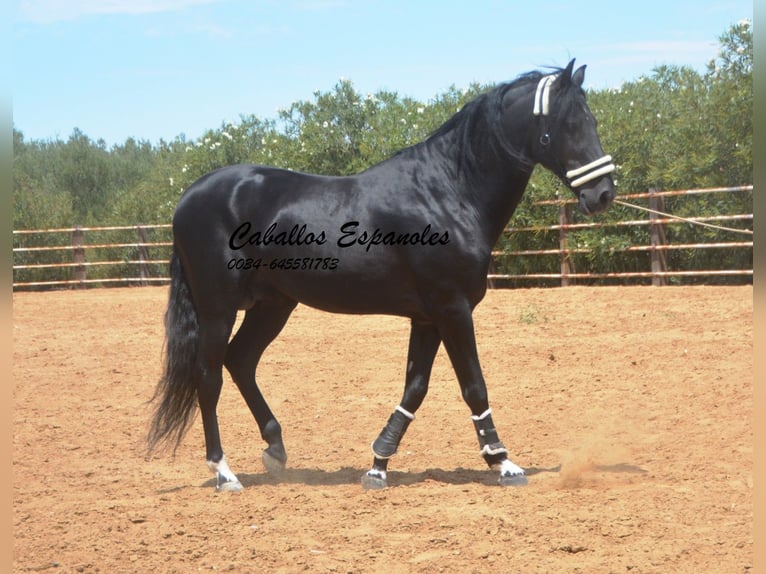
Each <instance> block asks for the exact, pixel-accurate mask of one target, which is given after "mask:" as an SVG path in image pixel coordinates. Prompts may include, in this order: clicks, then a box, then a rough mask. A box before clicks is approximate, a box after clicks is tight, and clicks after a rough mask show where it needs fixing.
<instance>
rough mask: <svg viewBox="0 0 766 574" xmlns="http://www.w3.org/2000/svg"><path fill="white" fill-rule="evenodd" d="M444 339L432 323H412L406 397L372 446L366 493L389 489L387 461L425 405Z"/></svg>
mask: <svg viewBox="0 0 766 574" xmlns="http://www.w3.org/2000/svg"><path fill="white" fill-rule="evenodd" d="M440 342H441V338H440V337H439V332H438V331H437V329H436V327H435V326H434V325H432V324H430V323H417V322H415V321H413V322H412V327H411V330H410V346H409V351H408V353H407V376H406V379H405V384H404V395H403V396H402V401H401V403H400V404H399V406H397V407H396V409H395V410H394V412H393V414H392V415H391V417H390V418H389V419H388V422H387V423H386V426H385V427H383V430H382V431H380V435H379V436H378V438H377V439H375V441H374V442H373V443H372V453H373V455H374V459H373V464H372V468H371V469H370V470H368V471H367V472H366V473H365V474H364V475H362V486H363V487H364V488H366V489H380V488H385V487H386V486H388V483H387V481H386V471H387V468H388V459H389V458H391V457H392V456H393V455H394V454H396V451H397V449H398V447H399V442H400V441H401V440H402V437H403V436H404V433H405V431H406V430H407V427H408V426H409V425H410V422H411V421H412V420H414V418H415V411H416V410H418V408H419V407H420V405H421V404H422V403H423V399H424V398H425V397H426V393H427V392H428V381H429V379H430V377H431V367H432V366H433V363H434V357H436V351H438V350H439V343H440Z"/></svg>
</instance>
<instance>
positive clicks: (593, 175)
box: [530, 60, 616, 215]
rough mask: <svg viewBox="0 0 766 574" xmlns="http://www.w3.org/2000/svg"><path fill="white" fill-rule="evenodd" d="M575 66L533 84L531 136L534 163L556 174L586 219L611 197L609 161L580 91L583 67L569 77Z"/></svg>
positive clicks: (571, 63)
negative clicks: (533, 121)
mask: <svg viewBox="0 0 766 574" xmlns="http://www.w3.org/2000/svg"><path fill="white" fill-rule="evenodd" d="M573 68H574V60H572V61H571V62H569V65H568V66H567V67H566V68H565V69H564V70H562V71H561V72H560V73H558V74H553V75H549V76H543V77H542V78H541V79H540V81H539V82H538V83H537V88H536V90H535V94H534V98H535V99H534V105H533V106H532V110H531V111H532V113H533V115H534V116H535V117H536V119H537V126H538V129H537V130H531V131H532V133H533V136H532V137H533V138H534V140H535V141H533V142H531V143H530V145H531V146H532V149H533V150H534V152H533V158H534V159H535V160H536V161H537V162H538V163H540V164H542V165H543V166H544V167H546V168H548V169H549V170H551V171H552V172H553V173H555V174H556V175H557V176H558V177H559V178H560V179H561V180H562V181H563V182H564V183H566V184H567V186H569V188H570V189H571V190H572V191H573V192H574V193H575V195H577V198H578V200H579V202H580V210H581V211H582V212H583V213H585V214H586V215H589V214H594V213H600V212H602V211H604V210H605V209H607V208H608V207H609V206H610V205H611V204H612V200H613V199H614V196H615V193H616V192H615V187H614V180H613V179H612V175H611V173H612V172H613V171H614V164H613V163H612V157H611V156H609V155H606V154H604V150H603V149H602V148H601V142H600V141H599V139H598V133H597V132H596V125H597V122H596V119H595V118H594V117H593V114H592V113H591V111H590V108H588V104H587V102H586V101H585V92H584V91H583V89H582V84H583V80H584V79H585V66H582V67H580V68H578V69H577V70H576V71H574V72H573V71H572V70H573Z"/></svg>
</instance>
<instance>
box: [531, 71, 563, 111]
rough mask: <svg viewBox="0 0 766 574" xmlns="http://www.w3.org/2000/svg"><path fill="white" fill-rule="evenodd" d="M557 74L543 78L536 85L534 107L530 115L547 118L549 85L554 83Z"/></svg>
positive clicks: (549, 94)
mask: <svg viewBox="0 0 766 574" xmlns="http://www.w3.org/2000/svg"><path fill="white" fill-rule="evenodd" d="M558 77H559V76H558V74H554V75H551V76H543V77H542V78H540V81H539V82H538V84H537V91H536V92H535V107H534V109H533V110H532V113H533V114H534V115H536V116H547V115H548V113H549V112H550V101H551V84H552V83H553V82H554V81H556V78H558Z"/></svg>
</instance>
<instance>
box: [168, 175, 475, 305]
mask: <svg viewBox="0 0 766 574" xmlns="http://www.w3.org/2000/svg"><path fill="white" fill-rule="evenodd" d="M219 175H220V177H219V178H218V179H210V180H208V181H207V182H204V181H203V182H201V185H200V186H199V189H195V190H192V191H191V193H190V194H189V198H188V199H186V197H185V202H184V203H182V204H180V205H179V210H178V211H177V217H176V219H184V220H185V221H186V225H185V226H179V225H178V224H177V225H176V228H179V227H185V228H186V229H187V233H185V234H184V235H185V240H186V242H187V243H188V244H195V245H196V246H197V249H198V250H203V251H204V252H205V253H206V254H207V255H206V256H204V257H199V256H187V257H186V259H187V260H188V263H187V265H199V266H205V267H207V269H206V270H205V271H201V275H202V276H204V277H205V278H206V279H205V280H206V281H208V282H211V281H212V282H214V283H220V284H221V285H226V286H228V287H229V289H231V288H234V287H232V286H236V290H237V292H238V299H239V300H238V301H237V306H238V307H239V308H243V307H248V306H250V305H252V304H253V303H254V302H256V301H257V300H259V299H261V298H263V297H266V296H268V294H271V293H273V292H274V291H275V290H276V291H278V292H280V293H282V294H284V295H286V296H287V297H289V298H291V299H294V300H297V301H299V302H302V303H305V304H307V305H310V306H313V307H317V308H320V309H324V310H327V311H333V312H345V313H385V314H396V315H405V316H414V317H418V316H420V317H424V316H427V315H428V310H427V307H429V306H430V304H429V303H430V301H429V299H432V298H433V297H439V298H449V297H450V296H460V295H466V296H468V297H469V298H471V299H475V298H476V297H480V296H481V295H480V293H483V289H484V283H485V279H484V273H485V272H486V257H485V256H483V255H481V252H482V251H483V250H482V249H481V248H480V247H478V246H477V245H476V241H477V238H476V236H475V235H473V234H472V233H471V231H470V229H469V226H468V225H467V223H466V222H465V221H464V220H465V219H466V218H465V215H464V214H461V213H460V211H459V209H458V208H457V207H453V206H450V205H446V204H445V201H444V200H443V198H434V197H432V196H431V195H429V193H431V194H432V193H433V192H431V191H428V190H424V189H423V186H422V184H421V185H420V186H419V187H418V186H417V185H415V183H413V179H412V178H408V177H403V176H402V175H401V173H376V172H374V171H372V170H371V171H370V172H365V173H363V174H360V175H358V176H351V177H337V178H332V177H324V176H314V175H308V174H301V173H295V172H290V171H285V170H275V169H273V168H262V167H258V166H249V168H244V167H242V166H237V167H236V168H231V172H230V173H222V174H219ZM461 216H462V219H461ZM191 222H193V224H192V223H191ZM189 231H191V232H189ZM177 233H178V230H177ZM179 239H180V238H179V237H177V238H176V240H177V243H178V242H179ZM487 255H488V253H487Z"/></svg>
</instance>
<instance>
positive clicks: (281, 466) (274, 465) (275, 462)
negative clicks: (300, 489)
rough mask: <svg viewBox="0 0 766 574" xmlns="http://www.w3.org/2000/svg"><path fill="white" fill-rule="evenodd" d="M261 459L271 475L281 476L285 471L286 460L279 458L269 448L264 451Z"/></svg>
mask: <svg viewBox="0 0 766 574" xmlns="http://www.w3.org/2000/svg"><path fill="white" fill-rule="evenodd" d="M261 460H262V461H263V466H264V467H266V472H268V473H269V474H270V475H271V476H276V477H279V476H282V475H283V474H284V473H285V463H284V461H282V460H279V459H278V458H277V457H275V456H272V455H271V454H270V453H269V450H268V449H266V450H264V451H263V456H262V457H261Z"/></svg>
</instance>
